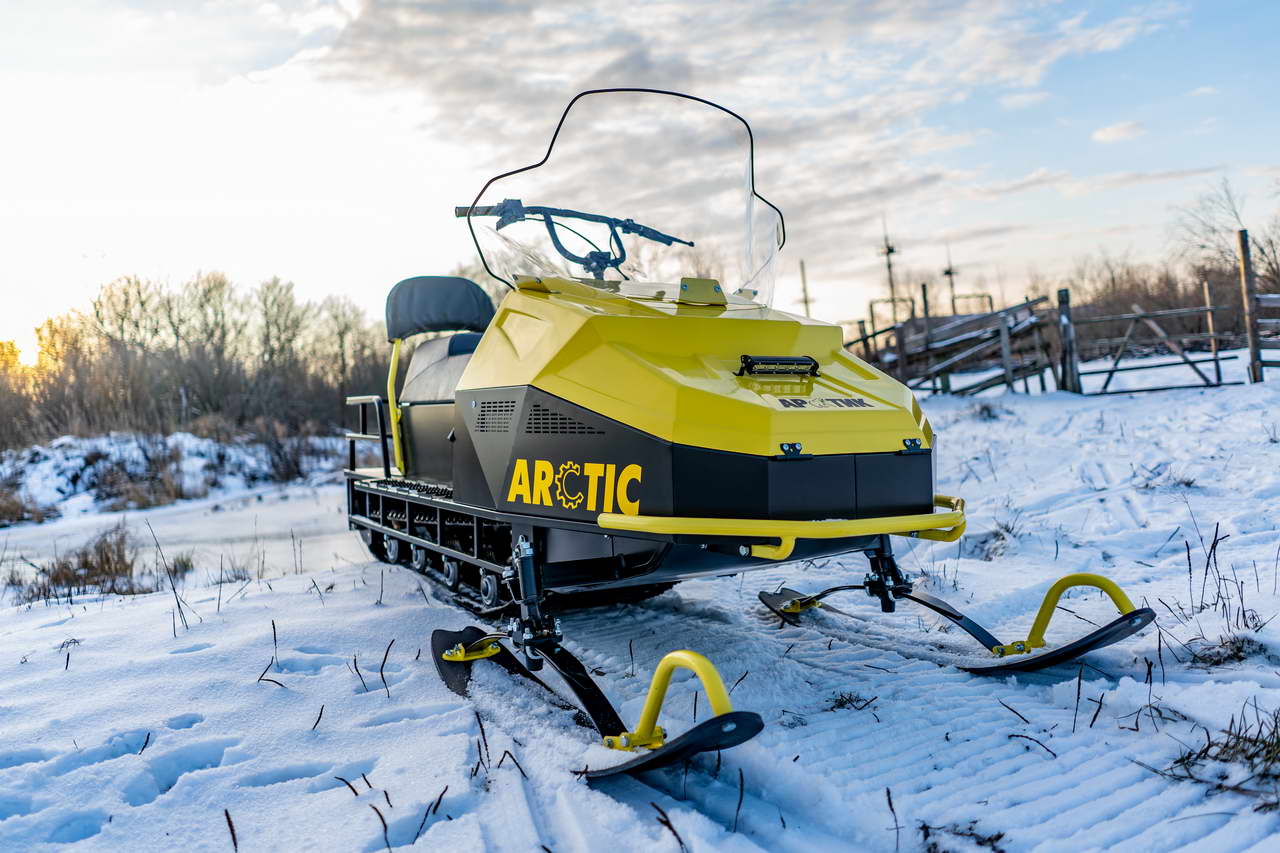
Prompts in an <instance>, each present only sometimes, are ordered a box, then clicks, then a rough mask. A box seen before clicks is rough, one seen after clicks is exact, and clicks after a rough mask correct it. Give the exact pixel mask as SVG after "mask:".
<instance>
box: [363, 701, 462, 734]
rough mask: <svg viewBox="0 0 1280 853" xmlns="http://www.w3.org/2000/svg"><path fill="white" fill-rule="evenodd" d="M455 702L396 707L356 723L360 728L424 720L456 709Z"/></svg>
mask: <svg viewBox="0 0 1280 853" xmlns="http://www.w3.org/2000/svg"><path fill="white" fill-rule="evenodd" d="M457 708H458V705H457V704H456V703H452V702H450V703H446V704H440V705H428V706H426V707H422V708H396V709H394V710H391V711H383V712H382V713H381V714H375V715H373V716H372V717H370V718H369V719H367V720H365V721H364V722H363V723H357V724H356V725H358V726H360V728H362V729H371V728H374V727H375V726H386V725H390V724H391V723H402V722H404V721H406V720H425V719H426V718H427V717H434V716H436V715H438V714H447V713H448V712H450V711H454V710H457Z"/></svg>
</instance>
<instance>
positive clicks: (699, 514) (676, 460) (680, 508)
mask: <svg viewBox="0 0 1280 853" xmlns="http://www.w3.org/2000/svg"><path fill="white" fill-rule="evenodd" d="M768 463H769V460H768V459H766V458H765V457H763V456H748V455H747V454H745V453H729V452H727V451H723V450H707V449H706V448H702V447H689V446H688V445H684V444H676V445H672V447H671V469H672V473H673V474H674V476H675V482H674V483H673V485H672V493H673V497H674V499H675V514H676V515H680V516H691V517H694V518H767V517H768V515H769V468H768Z"/></svg>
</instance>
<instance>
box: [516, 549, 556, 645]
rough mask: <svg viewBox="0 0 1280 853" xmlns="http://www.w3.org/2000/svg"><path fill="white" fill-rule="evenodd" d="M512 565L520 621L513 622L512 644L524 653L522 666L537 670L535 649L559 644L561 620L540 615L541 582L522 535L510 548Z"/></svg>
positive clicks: (532, 550)
mask: <svg viewBox="0 0 1280 853" xmlns="http://www.w3.org/2000/svg"><path fill="white" fill-rule="evenodd" d="M530 532H532V531H530ZM511 562H512V563H513V565H514V567H515V570H516V583H517V586H518V587H519V590H520V618H519V619H513V620H512V625H511V642H512V643H513V644H514V645H515V646H517V647H518V648H519V649H520V650H521V651H522V652H523V653H524V658H525V665H526V666H528V667H529V669H530V670H539V669H541V668H542V655H541V653H540V652H539V651H538V648H539V647H540V646H544V645H547V644H551V645H555V644H558V643H559V642H560V639H561V637H560V620H558V619H556V620H551V619H548V618H547V617H546V616H545V615H544V614H543V612H542V583H541V580H542V579H541V578H540V577H539V576H538V566H537V561H536V560H535V555H534V548H533V543H532V542H531V541H529V536H527V535H525V534H524V533H521V534H519V536H517V537H516V541H515V543H514V544H513V545H512V549H511Z"/></svg>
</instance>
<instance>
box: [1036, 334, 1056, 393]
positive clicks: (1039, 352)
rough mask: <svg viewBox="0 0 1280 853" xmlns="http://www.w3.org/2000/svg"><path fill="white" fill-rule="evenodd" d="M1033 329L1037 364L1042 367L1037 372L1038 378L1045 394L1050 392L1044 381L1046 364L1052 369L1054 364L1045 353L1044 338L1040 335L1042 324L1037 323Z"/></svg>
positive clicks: (1041, 390) (1041, 389)
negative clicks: (1041, 358)
mask: <svg viewBox="0 0 1280 853" xmlns="http://www.w3.org/2000/svg"><path fill="white" fill-rule="evenodd" d="M1031 329H1032V334H1033V338H1032V340H1033V341H1034V344H1033V346H1034V347H1035V351H1036V364H1038V365H1040V369H1039V370H1038V371H1037V372H1036V376H1037V377H1038V378H1039V379H1040V393H1041V394H1044V393H1046V392H1048V390H1049V387H1048V385H1046V384H1045V381H1044V368H1045V365H1046V364H1047V365H1049V366H1050V368H1052V366H1053V362H1052V361H1051V360H1050V359H1049V355H1048V353H1047V352H1045V348H1044V338H1043V337H1042V336H1041V335H1040V324H1039V323H1037V324H1036V325H1034V326H1032V327H1031ZM1041 356H1044V362H1043V363H1042V362H1041V361H1040V357H1041Z"/></svg>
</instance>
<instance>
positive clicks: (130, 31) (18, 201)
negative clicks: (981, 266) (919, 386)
mask: <svg viewBox="0 0 1280 853" xmlns="http://www.w3.org/2000/svg"><path fill="white" fill-rule="evenodd" d="M0 7H2V10H0V102H3V103H5V104H6V119H9V120H10V121H11V122H12V123H13V125H14V126H15V127H26V128H36V129H38V131H33V132H30V133H23V134H12V135H9V136H7V137H5V136H3V135H0V167H4V166H7V165H9V164H11V163H15V162H18V163H23V164H24V168H23V169H22V170H11V171H15V172H16V177H15V178H14V179H13V180H12V181H10V182H9V183H8V184H6V185H5V193H4V196H5V198H4V201H5V202H6V204H7V205H8V213H7V214H6V208H5V205H0V233H9V234H10V235H11V236H14V235H16V234H18V232H21V234H22V235H25V236H24V237H21V238H17V237H15V240H13V241H10V243H9V245H11V246H12V245H15V244H22V245H20V246H19V249H20V251H17V253H16V254H15V253H14V252H8V253H5V254H4V256H3V257H0V290H6V292H7V290H8V289H11V288H15V289H16V287H17V286H21V287H22V288H23V291H24V293H26V294H29V295H28V296H27V297H24V298H27V299H30V300H39V301H40V305H39V307H38V308H37V307H30V308H29V310H26V311H25V313H23V315H22V316H21V318H19V319H16V320H15V318H14V314H13V312H12V311H11V312H8V314H7V315H6V317H4V318H0V339H4V338H6V337H8V336H9V335H10V334H12V333H13V332H12V331H11V329H12V328H13V326H14V324H15V323H16V324H17V325H19V326H26V325H27V324H28V321H31V322H32V323H34V322H37V321H38V320H39V319H41V318H42V317H43V316H45V315H47V314H48V313H50V312H51V311H54V310H64V309H65V308H66V307H69V306H70V305H71V304H83V301H84V295H85V293H86V292H91V291H92V289H93V288H95V287H96V286H98V285H100V284H101V283H103V282H104V281H106V280H109V279H110V278H112V277H114V276H116V275H120V274H124V273H139V274H144V275H156V276H159V277H170V278H173V279H180V278H182V277H183V276H186V275H189V274H190V273H191V272H193V271H194V270H195V269H196V268H201V267H203V268H206V269H208V268H220V269H225V270H226V271H227V272H228V273H230V274H232V276H233V277H236V278H238V279H239V280H240V281H242V282H245V283H252V282H253V281H255V280H256V279H257V278H259V277H263V276H268V275H271V274H273V273H279V274H280V275H282V276H284V277H290V278H294V279H295V280H297V281H298V284H299V289H300V290H301V291H303V292H304V293H305V294H306V295H309V296H310V295H323V294H324V293H328V292H335V291H346V292H350V293H351V294H352V295H353V296H354V297H356V298H357V299H359V300H360V301H361V302H362V303H363V304H365V305H366V307H374V306H376V305H377V303H378V302H379V301H380V300H381V298H382V296H383V295H384V293H385V286H386V285H387V284H388V283H390V282H391V281H394V280H395V279H396V278H398V277H403V275H406V274H410V273H415V272H423V273H431V272H441V271H444V270H447V269H448V268H449V267H450V266H452V264H453V263H454V262H455V261H457V260H461V259H466V260H470V256H471V250H470V244H469V238H466V237H465V235H466V230H465V228H464V227H461V226H460V225H459V223H457V222H456V221H455V220H453V219H452V217H451V216H450V215H449V212H450V208H451V206H452V205H453V204H457V203H461V202H465V201H467V200H469V198H470V195H471V194H472V193H473V192H474V190H475V189H478V188H479V184H480V183H481V182H483V180H484V178H486V177H488V175H489V174H492V173H493V171H496V170H495V169H493V166H495V165H497V166H506V167H509V166H511V165H513V164H515V165H520V164H524V163H527V162H530V161H532V160H533V159H536V158H537V157H538V156H540V155H541V153H542V150H543V146H545V144H546V138H547V135H548V134H549V132H550V128H551V126H552V125H553V124H554V121H555V118H556V117H557V116H558V115H559V112H560V110H561V109H562V108H563V107H564V105H565V103H566V101H567V100H568V98H569V96H570V95H572V94H573V93H574V92H576V91H578V90H580V89H582V88H585V86H586V85H587V84H600V85H658V84H661V85H663V86H669V87H671V88H676V89H682V90H686V91H692V92H695V93H697V94H699V95H703V96H706V97H709V98H711V99H713V100H718V101H720V102H723V103H725V104H726V105H727V106H729V107H730V108H733V109H735V110H737V111H739V112H741V113H742V114H743V115H745V116H747V117H748V119H749V120H750V121H751V122H752V125H753V127H754V129H755V131H756V143H757V148H756V158H757V159H756V163H757V173H758V178H759V185H760V189H761V191H762V192H763V193H764V194H765V195H766V196H768V197H769V198H770V200H772V201H775V202H776V203H777V204H779V206H781V207H782V208H783V210H784V211H785V213H786V214H787V217H788V226H789V227H788V232H789V234H790V235H791V239H790V240H789V242H788V248H787V257H788V258H790V259H795V258H799V257H804V258H806V261H807V262H808V265H809V269H810V271H811V274H813V271H815V270H821V269H823V267H824V265H825V267H826V270H827V275H829V276H830V277H831V280H832V281H836V280H840V281H842V284H841V292H842V293H846V292H855V293H856V292H857V291H856V286H857V284H858V283H859V282H858V280H857V279H854V284H855V288H849V287H848V286H847V285H848V283H849V274H850V273H854V272H856V270H857V268H858V264H859V263H860V261H861V257H860V256H858V255H856V253H851V252H850V251H849V249H848V247H849V246H850V245H851V244H852V245H862V244H863V243H864V242H865V243H866V244H867V245H868V246H870V247H872V248H870V249H868V251H869V252H871V257H873V258H874V251H873V248H874V244H875V243H876V242H877V241H878V240H879V227H880V226H879V221H880V220H879V216H880V213H881V212H882V211H887V212H888V214H889V217H890V219H891V220H892V221H900V222H902V223H904V226H907V227H909V228H911V229H913V230H915V231H916V232H917V233H928V232H930V231H932V232H935V233H936V232H940V231H945V230H948V229H950V228H952V227H954V222H955V221H957V220H956V218H955V217H957V216H963V215H964V214H965V213H966V211H964V210H963V209H961V208H960V205H962V204H964V203H968V202H969V200H971V199H972V198H973V197H974V196H975V195H977V196H982V195H984V194H985V195H986V196H989V197H995V196H1002V195H1012V194H1014V193H1016V192H1019V191H1022V190H1026V189H1030V188H1032V187H1033V186H1054V187H1056V188H1060V187H1061V186H1062V185H1063V182H1064V181H1067V180H1069V176H1068V175H1067V174H1066V173H1064V172H1061V171H1060V169H1061V166H1062V164H1057V163H1055V164H1053V168H1048V167H1046V168H1045V169H1043V170H1039V171H1038V172H1036V173H1033V174H1032V175H1030V176H1028V177H1027V178H1025V179H1022V180H1021V181H1008V182H1006V183H1005V184H993V185H991V186H988V187H986V188H985V189H984V188H981V187H979V188H977V189H976V190H975V189H974V187H973V185H974V182H975V180H977V174H978V173H976V172H974V171H967V170H961V169H958V168H955V167H953V166H952V165H950V164H949V163H948V162H947V158H946V156H945V154H944V152H946V151H947V150H948V149H950V148H954V147H956V146H959V145H968V146H970V147H971V148H975V149H976V148H979V146H986V148H982V149H981V150H983V151H984V152H986V151H987V149H988V148H989V149H990V153H989V154H988V155H987V156H992V157H999V156H1000V151H1001V149H1000V147H999V145H998V144H992V142H991V141H992V140H993V139H998V138H999V135H998V129H994V130H993V131H988V130H986V129H973V128H969V127H965V126H963V125H962V124H951V125H949V124H947V123H946V121H945V120H942V119H938V118H936V116H937V115H938V114H939V107H941V106H943V105H946V104H955V103H960V102H963V101H964V100H965V99H966V98H970V97H976V96H977V95H979V94H982V95H985V96H986V97H988V98H990V97H991V96H992V95H994V96H995V97H996V98H998V99H999V103H1001V105H1002V106H1003V107H1004V108H1006V109H1022V108H1026V107H1030V106H1032V105H1033V104H1036V103H1040V102H1042V101H1043V100H1044V99H1045V97H1046V96H1045V93H1043V92H1040V91H1038V90H1036V89H1035V88H1034V87H1036V86H1037V85H1038V83H1039V81H1040V80H1041V79H1042V78H1043V77H1044V75H1045V74H1046V73H1047V72H1048V71H1049V70H1050V69H1051V68H1052V67H1053V66H1054V65H1055V64H1056V63H1058V62H1060V61H1061V60H1063V59H1065V58H1068V57H1072V56H1084V55H1088V54H1091V53H1097V52H1101V51H1114V50H1117V49H1120V48H1122V47H1124V46H1125V45H1128V44H1131V43H1132V42H1134V41H1135V40H1137V39H1140V38H1142V37H1143V36H1144V35H1146V34H1148V33H1150V32H1152V31H1153V30H1155V29H1158V28H1160V27H1163V26H1167V25H1168V24H1169V23H1170V21H1171V20H1174V19H1176V18H1177V17H1179V16H1180V15H1181V14H1182V13H1181V12H1180V11H1179V10H1178V9H1176V8H1174V7H1170V6H1168V5H1167V4H1165V5H1160V6H1151V7H1146V8H1145V9H1143V10H1140V11H1138V12H1134V13H1129V14H1126V15H1123V16H1114V15H1112V16H1107V15H1104V14H1101V13H1092V12H1091V13H1089V14H1087V15H1086V14H1076V13H1075V12H1063V11H1062V9H1061V7H1060V6H1057V5H1056V4H1054V3H1044V2H1037V3H1030V4H1028V3H1021V2H1017V0H898V2H895V3H891V4H890V3H884V2H882V0H844V2H842V3H839V4H832V3H830V2H829V0H797V2H793V3H787V4H775V3H748V4H739V6H738V7H735V9H734V14H732V15H725V14H723V12H722V8H723V7H722V6H721V5H720V4H719V3H718V2H717V0H680V2H663V3H656V4H652V5H648V6H646V7H645V13H644V15H643V16H642V17H639V16H637V15H636V14H635V13H634V12H633V11H632V10H631V9H630V8H628V7H625V6H619V5H618V4H617V3H616V2H613V0H583V2H581V3H577V4H554V3H545V2H540V0H486V2H484V3H458V2H448V0H400V2H373V0H369V2H362V0H216V1H215V0H209V2H201V3H191V4H162V3H160V2H159V0H145V2H140V1H139V2H135V0H92V2H87V0H3V3H0ZM170 7H172V8H174V9H178V10H179V11H176V12H169V13H165V12H164V11H162V10H163V9H168V8H170ZM15 10H16V12H15ZM762 34H766V35H767V38H765V37H762ZM512 45H518V49H513V48H512ZM1055 100H1057V99H1055ZM86 139H91V140H92V144H86V143H85V140H86ZM26 164H30V166H29V167H27V165H26ZM299 205H301V207H299ZM57 210H63V211H65V215H64V216H63V217H62V218H61V219H59V218H58V217H57V216H54V215H51V214H50V211H54V212H56V211H57ZM165 210H170V211H172V213H173V215H170V216H164V215H163V211H165ZM112 211H116V212H117V213H118V215H116V216H111V215H110V214H111V212H112ZM126 214H127V215H126ZM987 215H990V216H991V217H992V218H993V219H998V218H999V213H998V212H996V213H992V212H991V211H990V210H988V211H987V212H986V213H984V216H987ZM908 223H909V225H908ZM6 224H7V226H8V230H7V231H6V230H5V226H6ZM992 227H993V228H998V227H1000V226H999V223H998V222H993V225H992ZM15 229H17V230H15ZM992 233H993V234H994V233H995V232H992ZM459 235H462V239H459ZM993 239H994V238H993ZM1053 250H1054V251H1060V249H1059V248H1057V247H1054V248H1053ZM50 258H66V259H68V260H66V262H65V263H63V264H62V266H60V267H58V268H56V269H54V268H53V267H52V266H51V263H52V262H51V261H50V260H49V259H50ZM72 261H74V262H75V263H74V264H73V263H72ZM60 263H61V262H60ZM790 263H792V264H794V260H791V261H790ZM77 264H78V265H77ZM792 274H793V275H794V271H792ZM863 284H864V286H872V285H871V282H869V281H868V282H864V283H863ZM858 298H860V295H859V297H858Z"/></svg>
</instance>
